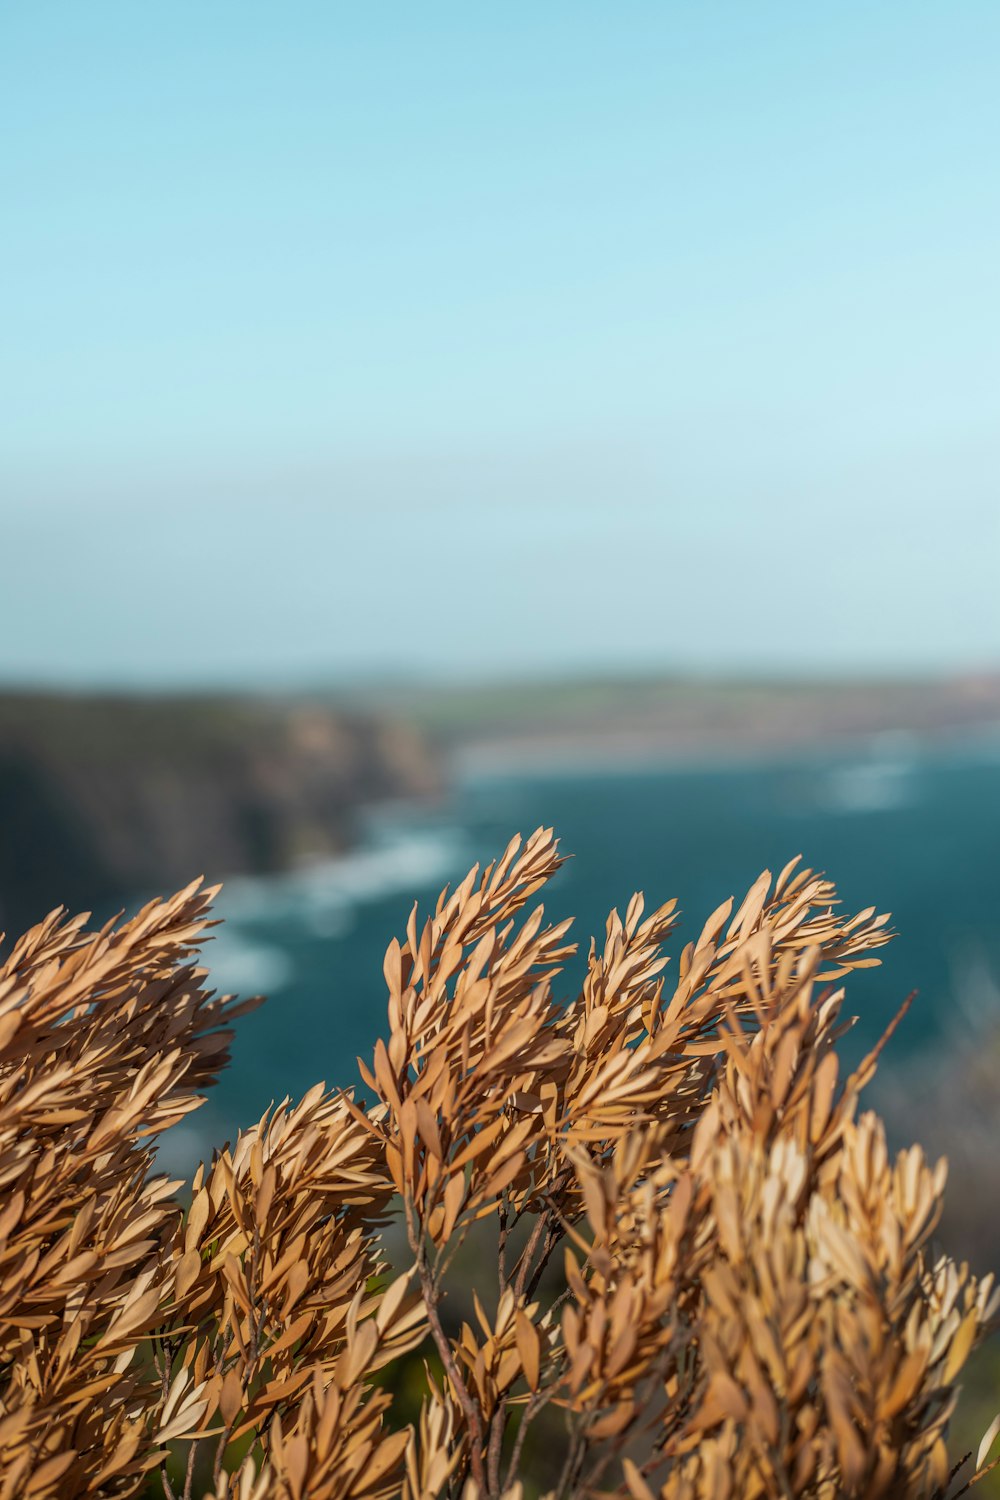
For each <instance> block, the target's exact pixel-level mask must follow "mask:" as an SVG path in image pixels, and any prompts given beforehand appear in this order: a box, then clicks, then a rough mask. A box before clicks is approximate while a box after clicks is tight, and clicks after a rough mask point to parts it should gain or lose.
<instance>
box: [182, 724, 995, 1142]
mask: <svg viewBox="0 0 1000 1500" xmlns="http://www.w3.org/2000/svg"><path fill="white" fill-rule="evenodd" d="M543 824H544V825H546V826H553V827H554V828H555V830H556V832H557V834H558V836H559V838H560V841H561V845H562V847H563V849H564V850H565V852H566V853H568V854H570V855H572V856H573V857H572V859H571V860H570V861H569V862H568V863H567V864H566V865H565V866H564V867H563V869H562V870H561V871H560V873H559V875H558V876H557V877H556V879H555V880H554V881H553V882H552V884H551V886H550V887H549V888H548V890H547V891H546V892H545V893H544V897H543V898H542V899H544V901H545V905H546V910H547V913H548V914H549V916H550V917H551V918H552V919H553V920H558V919H561V918H563V917H565V916H573V917H575V918H576V937H577V940H578V941H579V942H580V946H581V951H582V953H583V954H585V953H586V949H587V942H588V939H589V937H590V935H591V934H594V935H595V936H596V937H597V938H598V940H599V941H600V940H601V939H602V937H603V932H604V923H605V919H606V916H607V913H608V910H609V909H610V908H611V907H612V906H617V907H618V909H619V910H620V911H624V908H625V905H626V904H627V902H628V900H629V897H630V896H631V894H632V892H633V891H635V890H642V891H643V892H644V893H645V896H646V900H647V906H648V907H649V908H652V907H653V906H655V905H658V904H660V903H661V902H663V901H665V900H667V899H668V898H669V897H672V896H676V897H678V898H679V901H680V904H681V907H682V909H683V914H684V916H683V921H682V925H681V928H680V930H679V932H678V934H677V936H676V939H675V940H674V941H673V942H672V943H671V944H670V951H671V952H672V953H673V954H674V955H675V956H676V955H677V954H679V952H680V949H681V947H682V946H683V943H684V942H685V941H687V939H688V938H691V937H694V936H696V935H697V932H698V930H699V929H700V927H701V925H702V923H703V922H704V920H705V918H706V917H707V916H708V915H709V913H710V912H711V911H712V910H713V909H714V908H715V907H716V906H718V905H719V903H720V902H721V901H723V900H724V899H725V898H726V897H727V896H728V895H734V896H735V897H736V898H737V902H738V901H739V899H740V897H741V895H742V894H743V893H744V892H745V891H746V889H747V888H748V886H749V885H750V884H751V883H752V882H753V880H754V879H755V878H756V876H757V875H758V874H759V873H760V871H761V869H763V868H765V867H767V868H769V869H771V871H772V872H773V873H777V871H778V870H780V869H781V867H782V866H783V865H784V864H785V863H786V862H787V861H788V860H789V859H790V858H791V857H792V856H794V855H797V854H801V855H802V856H803V860H804V863H806V864H807V865H809V866H811V867H812V868H814V869H817V870H822V871H824V872H825V873H826V874H827V875H828V876H829V877H830V878H831V879H832V880H833V881H834V882H835V883H836V885H837V888H838V891H839V893H840V895H841V897H842V898H843V902H844V909H845V910H850V911H852V912H853V911H856V910H860V909H861V908H862V907H866V906H872V905H873V906H876V907H877V909H878V910H879V911H886V910H888V911H891V912H892V926H893V928H894V929H895V930H896V931H897V933H898V937H897V938H896V940H895V941H894V942H893V943H892V944H891V945H890V947H889V948H887V949H883V950H882V952H881V956H882V958H883V963H882V966H881V967H880V968H876V969H870V970H865V971H862V972H859V973H858V974H856V975H854V976H851V977H850V978H849V979H848V981H847V984H848V1002H849V1003H848V1005H847V1007H846V1009H847V1012H848V1013H850V1014H857V1015H858V1017H859V1021H858V1024H857V1026H856V1027H855V1029H854V1031H853V1032H852V1033H851V1035H850V1036H849V1037H848V1038H847V1039H846V1040H845V1043H844V1044H843V1050H844V1052H845V1054H846V1056H847V1058H848V1060H856V1059H857V1057H858V1056H859V1055H860V1054H861V1053H862V1051H863V1050H865V1049H866V1048H867V1047H869V1046H870V1045H872V1043H873V1042H874V1041H875V1040H877V1038H878V1037H879V1036H880V1035H881V1033H882V1032H883V1031H884V1029H885V1027H886V1025H887V1023H888V1022H889V1020H890V1018H891V1017H892V1016H893V1014H894V1013H895V1011H896V1010H897V1008H898V1006H899V1004H900V1002H901V1001H902V1000H903V998H904V997H905V996H906V995H907V994H908V993H909V991H910V990H912V989H917V990H918V991H919V997H918V1000H917V1002H916V1004H915V1006H914V1008H913V1010H912V1011H911V1012H910V1015H909V1016H908V1018H907V1020H906V1022H905V1024H904V1025H903V1026H902V1027H901V1029H900V1031H899V1032H898V1033H897V1035H896V1037H895V1038H894V1039H893V1043H892V1046H891V1048H890V1051H889V1054H888V1056H887V1058H886V1062H885V1065H884V1066H886V1067H892V1066H898V1065H899V1064H900V1062H901V1061H903V1060H905V1059H906V1058H908V1057H912V1056H913V1055H914V1054H917V1053H920V1052H921V1051H926V1050H927V1049H932V1048H935V1047H940V1046H942V1045H943V1044H945V1043H946V1042H947V1040H948V1038H949V1037H951V1036H954V1035H955V1029H956V1028H963V1029H964V1030H965V1031H966V1032H967V1033H968V1032H970V1031H971V1032H974V1031H976V1030H980V1029H981V1030H982V1031H983V1033H984V1034H985V1032H986V1031H987V1030H988V1028H989V1026H990V1025H991V1024H993V1023H994V1022H995V1023H996V1024H998V1025H1000V989H998V979H1000V737H997V736H996V735H990V734H987V735H980V736H979V737H978V738H975V739H967V740H965V741H963V742H962V743H960V744H956V743H951V744H948V745H946V746H940V745H939V746H929V745H926V744H922V743H921V742H918V741H916V740H911V739H909V738H908V737H905V736H898V735H892V736H883V737H880V738H879V739H877V740H874V741H871V742H869V743H867V744H866V745H864V746H854V747H850V748H841V749H839V750H833V749H827V750H824V751H813V752H810V753H802V754H799V755H796V756H785V757H783V758H775V759H772V760H768V761H762V760H759V761H756V762H753V763H750V762H746V761H742V762H741V761H740V760H738V759H736V758H731V759H728V760H727V759H726V758H724V757H718V756H717V757H715V758H714V759H711V760H709V759H705V760H703V761H702V762H700V763H691V764H686V765H676V764H675V765H657V764H655V763H652V762H648V763H646V764H642V763H632V764H629V765H623V764H621V763H618V764H607V765H600V764H593V763H587V761H586V760H585V759H579V760H578V761H577V762H576V763H575V764H574V765H573V766H571V767H567V766H566V765H565V764H561V765H558V764H553V765H550V766H544V765H541V766H540V765H536V766H534V767H531V768H527V767H524V766H522V767H521V768H520V769H518V768H517V767H514V766H511V767H508V768H507V769H502V768H501V769H497V768H496V767H494V768H493V769H492V770H490V771H486V770H483V769H479V770H476V769H472V770H467V771H466V772H465V773H463V774H461V775H460V776H459V777H458V778H457V783H456V787H455V791H454V794H453V795H452V797H451V798H450V800H449V801H448V802H447V804H446V805H444V806H442V807H441V808H439V809H437V810H435V811H434V812H433V813H428V812H427V811H415V810H409V811H395V812H393V813H391V814H388V813H383V814H382V815H380V816H378V817H375V818H373V819H372V821H371V824H370V827H369V830H368V834H367V837H366V840H365V843H364V846H363V847H362V848H361V849H360V850H359V851H358V852H356V853H354V854H351V855H349V856H348V857H346V858H345V859H342V860H339V861H336V862H333V863H330V864H326V865H323V866H318V867H316V868H314V869H311V870H307V871H302V872H299V873H297V874H295V875H289V876H285V877H281V878H276V879H275V878H272V879H266V880H265V879H261V880H245V879H243V880H238V881H232V882H230V883H228V884H227V886H226V888H225V891H224V893H223V896H222V898H221V900H220V904H219V915H221V916H222V917H223V918H224V919H225V925H224V926H223V927H222V928H221V929H217V931H218V936H217V937H216V938H215V939H214V941H212V942H210V943H208V944H207V945H206V947H205V951H204V961H205V962H206V964H207V966H208V967H209V968H210V970H211V972H212V976H213V982H214V984H215V985H216V987H217V988H219V989H221V990H235V991H237V992H240V993H242V994H248V993H253V992H255V991H258V990H260V991H264V992H266V993H267V994H268V995H269V999H268V1002H267V1004H266V1005H264V1006H263V1007H262V1008H261V1009H260V1010H258V1011H257V1012H255V1013H254V1014H252V1015H250V1016H247V1017H245V1018H244V1019H242V1020H241V1021H240V1022H239V1023H238V1035H237V1039H236V1042H235V1045H234V1048H233V1060H232V1063H231V1065H230V1067H229V1069H228V1070H227V1071H226V1073H225V1074H224V1075H223V1078H222V1079H221V1081H220V1083H219V1084H218V1086H217V1087H216V1088H215V1089H213V1090H212V1091H211V1097H210V1099H209V1102H208V1104H207V1105H206V1106H205V1108H204V1109H203V1110H202V1111H200V1112H199V1113H198V1114H197V1115H195V1116H193V1117H192V1118H191V1120H190V1121H189V1122H187V1123H185V1124H184V1125H182V1126H180V1127H178V1131H175V1132H171V1135H172V1136H173V1138H174V1139H173V1143H172V1144H171V1145H170V1147H169V1154H170V1155H171V1157H172V1158H174V1159H175V1160H176V1161H177V1162H178V1164H181V1163H182V1161H183V1160H184V1159H189V1158H191V1157H197V1156H199V1155H201V1154H203V1153H204V1152H206V1151H208V1150H209V1149H210V1147H211V1145H212V1144H219V1143H221V1142H222V1141H223V1140H225V1139H227V1138H231V1137H232V1136H233V1135H234V1134H235V1131H236V1129H237V1128H238V1127H239V1126H241V1125H246V1124H248V1123H250V1122H252V1121H253V1120H255V1119H257V1118H258V1117H259V1116H260V1114H261V1113H262V1112H263V1110H264V1109H265V1108H267V1106H268V1105H269V1104H270V1103H271V1102H272V1101H280V1100H281V1099H282V1098H284V1097H285V1096H289V1097H291V1098H293V1099H294V1098H296V1097H297V1096H299V1095H300V1094H302V1093H303V1092H304V1091H305V1090H306V1089H307V1088H309V1087H310V1086H311V1085H312V1084H313V1083H314V1082H316V1081H318V1080H319V1079H323V1080H325V1081H326V1083H327V1084H328V1085H335V1084H337V1085H340V1084H350V1083H353V1082H355V1081H356V1079H357V1066H356V1058H357V1057H358V1056H359V1055H360V1056H362V1057H367V1056H369V1055H370V1053H371V1050H372V1047H373V1045H374V1043H375V1040H376V1038H377V1037H378V1036H379V1035H381V1034H383V1033H384V1031H385V1004H386V997H385V985H384V981H383V978H382V958H383V954H384V952H385V948H386V945H387V944H388V942H389V940H390V939H391V938H392V937H393V936H394V935H399V936H402V934H403V932H404V928H405V924H406V919H407V915H408V913H409V910H410V907H411V905H412V904H413V902H414V900H416V901H417V902H418V903H419V905H420V907H421V908H422V909H423V910H425V911H426V910H427V909H428V908H429V906H430V905H431V904H432V902H433V900H434V898H435V897H436V895H437V892H438V891H439V889H440V888H441V886H442V885H444V884H445V883H446V882H448V883H453V882H454V881H456V880H457V879H460V878H461V876H462V875H464V873H465V872H466V870H467V869H468V867H469V866H470V865H471V864H472V863H473V862H475V861H477V860H478V861H485V860H488V859H490V858H492V857H494V856H496V855H497V854H498V853H499V852H500V851H501V850H502V849H503V848H504V846H505V845H506V843H507V841H508V840H509V838H510V837H511V836H512V835H513V834H515V833H518V832H520V833H522V834H528V833H530V832H531V831H532V830H533V829H535V828H536V827H538V826H539V825H543ZM675 961H676V957H675ZM582 967H583V960H582V958H580V959H578V960H577V962H576V963H575V964H571V965H570V966H569V967H568V969H567V971H566V973H565V974H564V975H563V976H562V979H561V983H562V989H563V992H564V993H567V994H568V993H569V992H570V991H571V990H572V989H573V987H574V986H575V985H578V983H579V979H580V976H581V973H582ZM667 974H668V982H669V974H670V969H669V968H668V970H667ZM164 1148H165V1149H167V1142H166V1141H165V1142H164Z"/></svg>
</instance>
